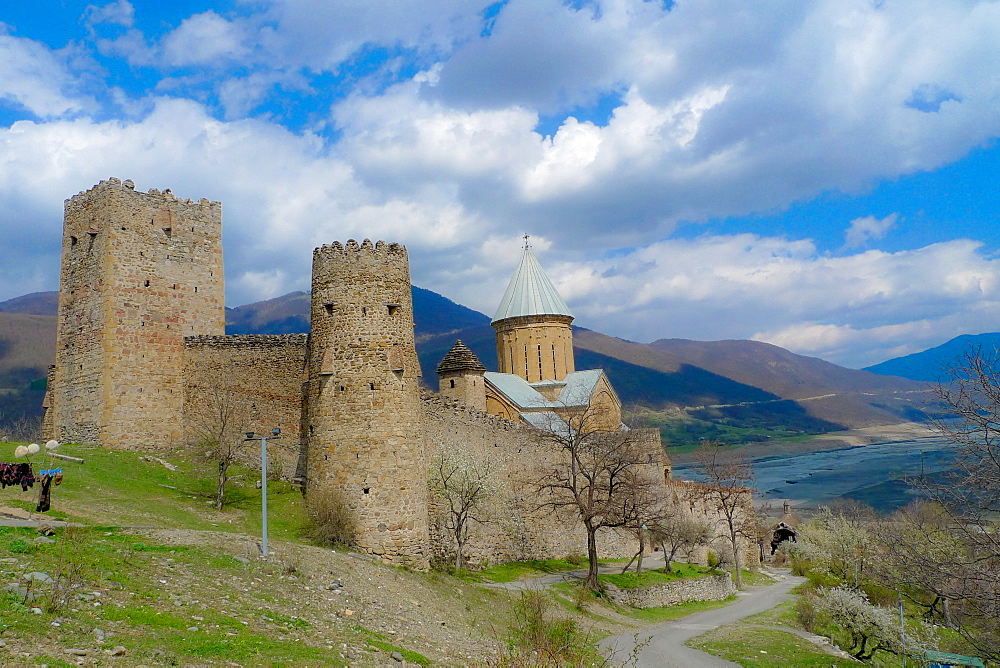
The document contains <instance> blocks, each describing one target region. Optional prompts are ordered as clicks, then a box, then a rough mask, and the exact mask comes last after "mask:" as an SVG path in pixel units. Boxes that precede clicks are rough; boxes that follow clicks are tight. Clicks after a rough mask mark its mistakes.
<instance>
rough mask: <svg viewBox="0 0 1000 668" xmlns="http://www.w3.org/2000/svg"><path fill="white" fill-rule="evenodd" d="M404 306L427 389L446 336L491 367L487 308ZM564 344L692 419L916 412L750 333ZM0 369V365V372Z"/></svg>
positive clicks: (280, 320)
mask: <svg viewBox="0 0 1000 668" xmlns="http://www.w3.org/2000/svg"><path fill="white" fill-rule="evenodd" d="M57 297H58V295H57V294H56V293H33V294H32V295H24V296H22V297H17V298H14V299H11V300H8V301H6V302H2V303H0V332H7V339H11V340H12V341H13V340H14V339H17V338H18V337H17V336H15V335H14V333H15V332H16V331H17V330H18V327H21V326H23V325H24V321H23V319H24V318H36V319H38V318H40V319H41V320H39V321H38V322H36V323H34V327H35V329H34V330H33V331H35V332H36V333H35V334H34V335H33V336H34V338H35V339H36V340H39V339H38V335H37V331H38V328H41V329H45V328H47V327H48V328H50V330H51V337H50V338H51V339H52V341H54V334H55V326H56V318H55V316H54V315H32V314H34V313H49V312H51V311H52V310H53V305H54V304H56V303H57V301H58V300H57ZM413 305H414V321H415V329H414V334H415V340H416V343H417V353H418V357H419V359H420V363H421V367H422V369H423V373H424V382H425V383H426V384H427V385H429V386H431V387H432V389H436V378H435V370H436V368H437V364H438V363H439V362H440V360H441V359H442V358H443V357H444V355H445V354H446V353H447V352H448V350H449V349H450V348H451V347H452V345H454V343H455V340H456V339H461V340H462V341H463V342H464V343H465V344H466V345H467V346H469V348H471V349H472V350H473V352H475V353H476V355H477V356H478V357H479V358H480V361H481V362H482V363H483V364H484V365H485V366H486V367H487V368H491V369H495V368H497V362H496V345H495V339H494V331H493V328H492V327H491V326H490V324H489V323H490V318H489V317H488V316H486V315H484V314H482V313H479V312H477V311H474V310H472V309H469V308H466V307H464V306H461V305H460V304H456V303H455V302H453V301H451V300H450V299H447V298H446V297H444V296H442V295H439V294H437V293H435V292H433V291H431V290H426V289H424V288H420V287H417V286H414V287H413ZM309 309H310V300H309V295H308V293H305V292H292V293H289V294H287V295H282V296H280V297H275V298H272V299H267V300H262V301H260V302H254V303H251V304H245V305H242V306H238V307H235V308H227V309H226V332H227V333H228V334H288V333H300V332H308V330H309ZM19 319H21V320H20V323H19ZM4 323H7V324H6V329H3V327H4V326H5V325H4ZM7 339H2V338H0V356H5V354H4V351H5V350H6V349H5V348H4V347H3V346H4V345H6V346H7V349H11V345H12V344H11V343H10V342H8V343H7V344H4V343H3V342H4V341H6V340H7ZM19 345H21V344H19ZM43 347H45V348H47V351H45V350H41V349H40V348H37V347H36V348H33V349H32V350H34V356H35V357H34V362H33V364H27V365H23V367H24V369H27V370H28V371H27V373H28V375H31V374H32V373H33V374H35V375H36V377H37V378H44V375H45V371H46V369H47V367H48V365H49V364H51V363H52V359H53V358H54V354H55V346H54V343H52V344H51V345H48V346H43ZM574 348H575V354H576V358H577V367H579V368H581V369H582V368H603V369H605V371H606V373H607V374H608V376H609V378H610V379H611V381H612V383H613V385H614V386H615V387H616V388H617V391H618V392H619V395H620V397H621V399H622V401H623V402H624V403H626V404H641V405H644V406H647V407H649V408H651V409H652V410H654V411H660V410H664V409H669V410H670V411H676V410H680V411H681V412H682V413H684V415H686V417H687V418H690V419H692V420H695V421H701V422H703V423H714V424H718V425H728V426H729V427H732V428H733V429H736V430H740V429H745V428H749V427H751V426H752V427H753V428H754V429H758V428H759V429H765V430H767V429H777V430H778V431H782V432H788V433H820V432H826V431H831V430H836V429H842V428H855V427H866V426H873V425H878V424H890V423H898V422H902V421H904V420H907V419H911V418H919V417H920V412H919V407H920V403H921V397H922V396H923V395H924V394H925V389H926V388H925V386H924V384H921V383H915V382H914V381H911V380H907V379H904V378H892V377H888V376H883V375H879V374H876V373H869V372H867V371H858V370H853V369H845V368H843V367H838V366H836V365H834V364H832V363H830V362H826V361H824V360H820V359H818V358H810V357H805V356H802V355H796V354H795V353H792V352H790V351H787V350H785V349H783V348H780V347H778V346H774V345H771V344H767V343H762V342H757V341H740V340H728V341H690V340H686V339H659V340H657V341H654V342H652V343H648V344H646V343H637V342H634V341H627V340H625V339H620V338H616V337H612V336H608V335H605V334H601V333H599V332H595V331H592V330H588V329H583V328H579V327H576V328H574ZM18 350H25V348H24V347H23V346H22V347H19V348H18ZM3 368H4V367H3V366H2V365H0V371H2V369H3ZM18 373H20V374H22V375H21V376H20V377H19V379H18V383H19V384H16V385H17V387H21V386H24V383H25V377H24V374H25V373H26V372H25V371H24V370H23V369H22V370H21V371H19V372H18ZM0 381H2V379H0ZM11 387H13V386H11ZM0 408H2V403H0ZM39 409H40V407H39ZM751 432H752V433H757V432H756V431H753V430H751ZM751 432H747V433H751ZM699 433H702V432H699ZM704 433H714V432H712V431H711V430H710V429H709V430H708V431H706V432H704ZM741 433H742V432H741Z"/></svg>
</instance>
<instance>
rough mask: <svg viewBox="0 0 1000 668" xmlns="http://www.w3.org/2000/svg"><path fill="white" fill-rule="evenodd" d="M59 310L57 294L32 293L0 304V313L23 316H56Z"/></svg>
mask: <svg viewBox="0 0 1000 668" xmlns="http://www.w3.org/2000/svg"><path fill="white" fill-rule="evenodd" d="M58 310H59V293H58V292H32V293H31V294H30V295H22V296H20V297H14V298H13V299H8V300H7V301H5V302H0V313H23V314H25V315H56V313H57V312H58Z"/></svg>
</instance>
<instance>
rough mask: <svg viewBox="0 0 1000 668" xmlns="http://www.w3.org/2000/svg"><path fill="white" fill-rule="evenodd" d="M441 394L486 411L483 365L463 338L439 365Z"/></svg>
mask: <svg viewBox="0 0 1000 668" xmlns="http://www.w3.org/2000/svg"><path fill="white" fill-rule="evenodd" d="M437 373H438V384H439V389H440V392H441V394H443V395H445V396H448V397H452V398H454V399H458V400H459V401H461V402H463V403H464V404H466V405H468V406H470V407H472V408H475V409H477V410H480V411H486V383H485V381H484V380H483V374H484V373H486V367H484V366H483V364H482V362H480V361H479V358H478V357H476V354H475V353H474V352H472V351H471V350H470V349H469V347H468V346H466V345H465V344H464V343H462V341H461V340H458V341H455V345H454V346H452V347H451V350H449V351H448V354H447V355H445V356H444V358H443V359H442V360H441V363H440V364H438V367H437Z"/></svg>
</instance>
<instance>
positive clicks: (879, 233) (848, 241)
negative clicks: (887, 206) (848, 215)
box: [844, 213, 899, 248]
mask: <svg viewBox="0 0 1000 668" xmlns="http://www.w3.org/2000/svg"><path fill="white" fill-rule="evenodd" d="M898 218H899V214H898V213H890V214H889V215H888V216H886V217H885V218H881V219H879V218H876V217H875V216H865V217H864V218H855V219H854V220H852V221H851V226H850V227H849V228H847V232H845V233H844V245H845V246H847V248H860V247H862V246H865V245H867V244H868V242H869V241H873V240H878V239H881V238H883V237H884V236H885V235H886V233H887V232H888V231H889V230H891V229H892V228H893V227H895V226H896V220H897V219H898Z"/></svg>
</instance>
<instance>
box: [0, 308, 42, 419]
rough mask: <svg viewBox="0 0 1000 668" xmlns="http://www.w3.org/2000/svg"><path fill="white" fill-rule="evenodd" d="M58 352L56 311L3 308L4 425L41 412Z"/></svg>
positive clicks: (0, 381)
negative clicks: (27, 310) (50, 366)
mask: <svg viewBox="0 0 1000 668" xmlns="http://www.w3.org/2000/svg"><path fill="white" fill-rule="evenodd" d="M11 301H15V300H11ZM9 303H10V302H4V304H9ZM55 356H56V317H55V316H54V315H35V314H32V313H9V312H4V311H0V427H2V424H3V423H4V422H7V421H10V420H16V419H17V418H18V417H20V416H28V417H33V416H38V415H41V412H42V399H44V398H45V378H46V376H47V375H48V369H49V365H50V364H52V363H53V362H54V361H55Z"/></svg>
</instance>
